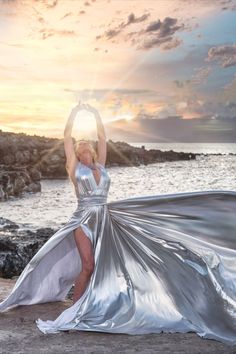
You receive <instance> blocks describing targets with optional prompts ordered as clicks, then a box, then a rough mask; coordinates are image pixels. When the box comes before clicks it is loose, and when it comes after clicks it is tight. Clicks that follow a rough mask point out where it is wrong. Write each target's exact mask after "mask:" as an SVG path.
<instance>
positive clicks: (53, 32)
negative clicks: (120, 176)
mask: <svg viewBox="0 0 236 354" xmlns="http://www.w3.org/2000/svg"><path fill="white" fill-rule="evenodd" d="M39 33H42V39H46V38H48V37H51V36H55V35H59V36H74V35H76V33H75V32H74V31H70V30H55V29H53V28H52V29H48V28H42V29H41V30H39Z"/></svg>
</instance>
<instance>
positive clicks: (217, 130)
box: [106, 115, 236, 143]
mask: <svg viewBox="0 0 236 354" xmlns="http://www.w3.org/2000/svg"><path fill="white" fill-rule="evenodd" d="M106 131H107V133H108V135H109V136H110V137H111V139H116V140H125V141H133V142H135V141H136V142H140V141H142V142H189V143H190V142H191V143H192V142H222V143H223V142H235V137H236V116H235V117H234V118H226V117H219V116H215V117H204V118H194V119H183V118H182V117H181V116H170V117H167V118H166V119H158V118H153V117H148V116H147V115H145V116H142V115H140V116H139V117H138V119H135V120H134V121H132V120H131V121H125V120H122V121H115V122H112V123H109V124H107V125H106Z"/></svg>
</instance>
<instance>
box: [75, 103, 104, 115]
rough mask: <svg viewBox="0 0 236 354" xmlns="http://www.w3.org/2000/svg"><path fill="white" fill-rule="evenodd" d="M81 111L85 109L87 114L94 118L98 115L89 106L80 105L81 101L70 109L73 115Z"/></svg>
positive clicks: (94, 109)
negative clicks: (90, 113)
mask: <svg viewBox="0 0 236 354" xmlns="http://www.w3.org/2000/svg"><path fill="white" fill-rule="evenodd" d="M82 109H86V110H87V111H89V112H92V113H93V114H94V115H95V116H98V115H99V113H98V111H97V110H96V108H94V107H92V106H90V104H88V103H87V104H85V103H81V101H79V103H78V104H77V105H76V106H75V107H74V108H73V109H72V112H73V113H74V114H77V113H78V112H79V111H81V110H82Z"/></svg>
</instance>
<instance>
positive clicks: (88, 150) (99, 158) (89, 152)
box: [64, 102, 106, 302]
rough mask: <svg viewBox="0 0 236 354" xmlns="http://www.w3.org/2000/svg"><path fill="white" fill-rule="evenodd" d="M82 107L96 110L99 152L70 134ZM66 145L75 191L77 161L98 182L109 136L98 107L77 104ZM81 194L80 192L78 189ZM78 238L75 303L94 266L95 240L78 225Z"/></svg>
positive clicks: (76, 238)
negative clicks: (79, 258)
mask: <svg viewBox="0 0 236 354" xmlns="http://www.w3.org/2000/svg"><path fill="white" fill-rule="evenodd" d="M81 109H87V110H88V111H91V112H92V113H94V115H95V118H96V122H97V133H98V144H97V148H98V155H97V153H96V151H95V150H94V148H93V146H92V145H91V144H90V143H89V142H88V141H86V140H81V141H78V142H77V143H76V144H75V147H74V145H73V139H72V136H71V132H72V128H73V122H74V118H75V117H76V114H77V113H78V112H79V111H80V110H81ZM64 146H65V154H66V169H67V171H68V174H69V176H70V178H71V180H72V182H73V183H74V186H75V190H76V191H77V183H76V180H75V178H74V173H75V168H76V166H77V162H78V160H79V161H80V162H81V163H83V165H85V166H88V167H89V168H91V169H92V171H93V172H92V173H93V174H94V178H95V182H96V184H99V181H100V178H101V175H100V170H99V165H98V163H99V164H100V165H103V166H105V162H106V135H105V130H104V126H103V124H102V120H101V117H100V115H99V113H98V112H97V110H95V109H94V108H93V107H91V106H90V105H88V104H87V105H83V104H81V103H80V102H79V104H78V105H77V106H75V108H74V109H73V110H72V112H71V115H70V116H69V119H68V121H67V124H66V127H65V130H64ZM77 196H78V191H77ZM74 233H75V241H76V245H77V247H78V250H79V253H80V257H81V261H82V270H81V272H80V274H79V276H78V278H77V279H76V281H75V287H74V291H73V302H76V301H77V300H78V299H79V298H80V296H81V295H82V294H83V292H84V290H85V288H86V286H87V284H88V281H89V279H90V277H91V274H92V272H93V269H94V255H93V246H92V242H91V241H90V240H89V239H88V237H87V236H86V234H85V232H84V231H83V229H82V228H81V226H80V227H78V228H77V229H75V230H74Z"/></svg>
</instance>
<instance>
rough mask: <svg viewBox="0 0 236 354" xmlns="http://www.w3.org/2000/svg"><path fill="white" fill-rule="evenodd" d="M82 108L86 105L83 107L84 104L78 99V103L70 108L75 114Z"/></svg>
mask: <svg viewBox="0 0 236 354" xmlns="http://www.w3.org/2000/svg"><path fill="white" fill-rule="evenodd" d="M82 109H86V107H85V105H84V104H83V103H81V101H79V103H78V104H77V105H76V106H75V107H74V108H72V111H71V113H72V114H73V115H76V114H77V113H78V112H79V111H81V110H82Z"/></svg>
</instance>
